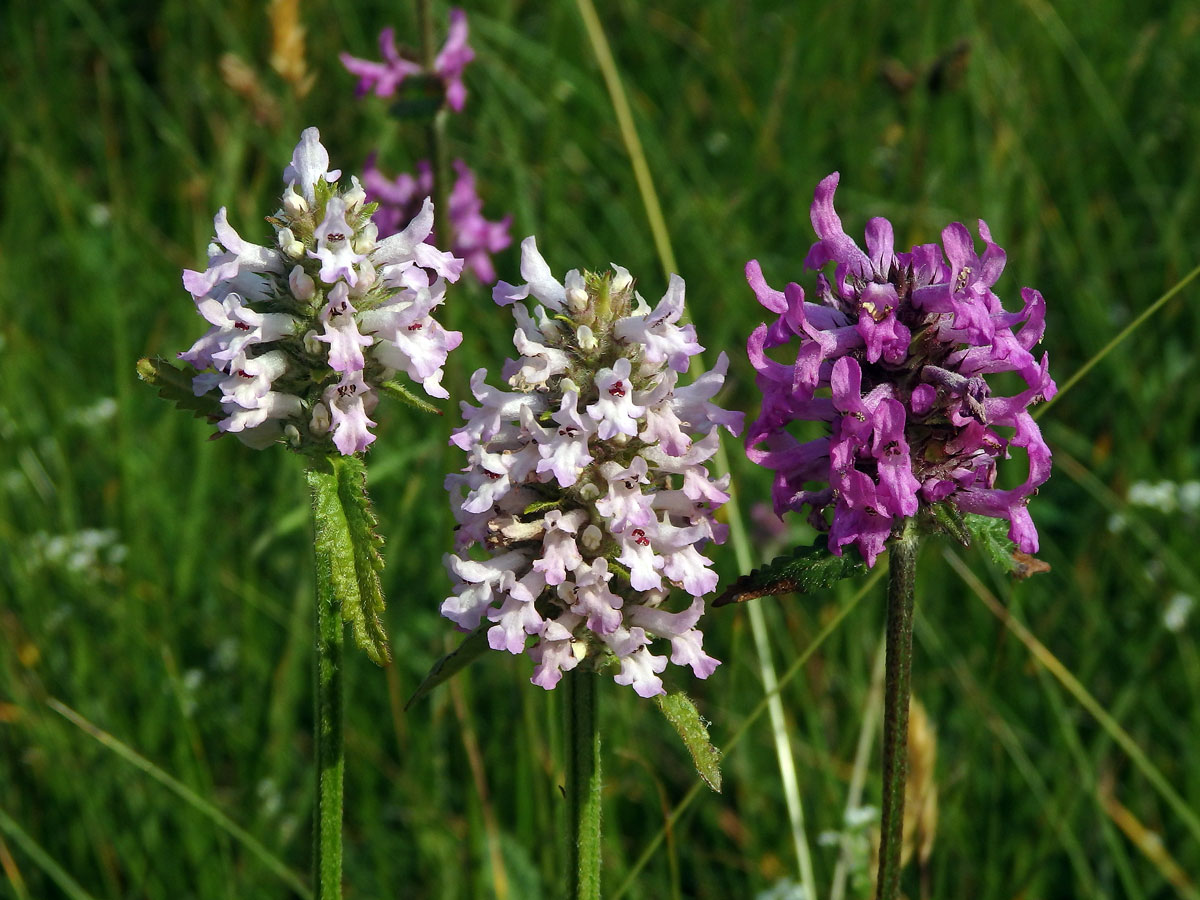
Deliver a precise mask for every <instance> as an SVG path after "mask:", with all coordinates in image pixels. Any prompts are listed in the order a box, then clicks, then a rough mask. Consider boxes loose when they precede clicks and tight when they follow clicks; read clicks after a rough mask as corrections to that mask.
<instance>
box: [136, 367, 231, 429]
mask: <svg viewBox="0 0 1200 900" xmlns="http://www.w3.org/2000/svg"><path fill="white" fill-rule="evenodd" d="M137 373H138V378H140V379H141V380H142V381H144V382H146V384H149V385H152V386H154V387H156V388H158V396H160V397H162V398H163V399H164V400H170V401H171V402H172V403H174V404H175V405H176V406H177V407H179V408H180V409H183V410H187V411H188V412H190V413H192V414H193V415H195V416H196V417H197V418H201V419H220V418H222V417H223V416H224V415H225V414H224V413H223V412H222V411H221V404H220V402H219V401H218V400H217V397H216V394H213V393H208V394H202V395H200V396H199V397H197V396H196V395H195V393H193V391H192V379H193V378H194V377H195V376H196V375H197V374H198V373H197V371H196V369H195V368H194V367H192V366H190V365H187V364H186V363H185V364H184V365H183V366H176V365H174V364H172V363H171V362H169V361H168V360H165V359H163V358H162V357H161V356H155V357H153V358H142V359H139V360H138V362H137Z"/></svg>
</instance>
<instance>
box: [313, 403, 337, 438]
mask: <svg viewBox="0 0 1200 900" xmlns="http://www.w3.org/2000/svg"><path fill="white" fill-rule="evenodd" d="M332 421H333V420H332V419H331V418H330V416H329V407H328V406H326V405H325V404H324V403H322V402H320V401H318V402H316V403H314V404H313V408H312V418H311V419H310V420H309V423H308V427H309V429H310V430H311V431H312V433H313V434H324V433H325V432H327V431H328V430H329V426H330V423H331V422H332Z"/></svg>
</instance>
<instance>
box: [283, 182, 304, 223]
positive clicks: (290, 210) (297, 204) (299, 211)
mask: <svg viewBox="0 0 1200 900" xmlns="http://www.w3.org/2000/svg"><path fill="white" fill-rule="evenodd" d="M283 211H284V212H285V213H287V215H288V216H289V217H290V218H292V219H299V218H301V217H302V216H304V214H305V213H307V212H308V201H307V200H305V199H304V198H303V197H301V196H300V195H299V194H297V193H296V187H295V185H291V184H289V185H288V186H287V190H285V191H284V192H283Z"/></svg>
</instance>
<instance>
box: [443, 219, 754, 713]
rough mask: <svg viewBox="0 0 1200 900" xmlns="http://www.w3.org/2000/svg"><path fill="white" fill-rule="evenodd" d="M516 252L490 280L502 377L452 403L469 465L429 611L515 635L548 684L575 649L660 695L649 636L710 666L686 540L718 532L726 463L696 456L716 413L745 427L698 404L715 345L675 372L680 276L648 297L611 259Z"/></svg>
mask: <svg viewBox="0 0 1200 900" xmlns="http://www.w3.org/2000/svg"><path fill="white" fill-rule="evenodd" d="M521 251H522V252H521V275H522V276H523V277H524V278H525V279H526V281H527V283H526V284H524V285H520V286H514V285H510V284H506V283H504V282H500V283H499V284H497V285H496V288H495V290H494V291H493V297H494V299H495V300H496V302H497V303H499V304H501V305H502V306H507V305H509V304H513V315H514V317H515V318H516V324H517V328H516V332H515V335H514V338H513V343H514V344H515V346H516V348H517V351H518V353H519V356H518V358H517V359H516V360H509V361H508V362H507V363H506V365H505V366H504V369H503V373H502V374H503V377H504V378H505V379H506V380H507V383H508V388H509V390H502V389H499V388H494V387H491V386H490V385H488V384H487V383H486V381H485V378H486V376H487V371H486V370H485V369H480V370H479V371H477V372H476V373H475V375H474V376H473V377H472V379H471V390H472V393H473V394H474V396H475V399H476V401H477V402H478V404H479V405H478V406H474V405H472V404H470V403H466V402H464V403H463V404H462V410H463V415H464V418H465V424H464V425H463V426H462V427H460V428H459V429H457V430H456V431H455V432H454V434H453V436H452V437H451V442H452V443H454V444H456V445H457V446H459V447H461V448H462V449H463V450H465V451H466V452H467V462H468V465H467V467H466V468H465V469H464V470H463V471H462V472H461V473H454V474H451V475H450V476H448V477H447V479H446V486H447V489H448V490H449V491H450V495H451V505H452V506H453V508H454V515H455V518H456V520H457V521H458V523H459V528H458V540H457V547H456V552H455V553H454V554H451V555H448V556H447V557H446V565H447V567H448V569H449V570H450V572H451V574H452V575H453V576H454V580H455V586H454V592H453V595H452V596H451V597H449V598H448V599H447V600H446V601H445V602H444V603H443V604H442V614H443V615H444V616H446V617H447V618H449V619H452V620H453V621H454V622H455V623H456V624H457V625H458V626H459V628H461V629H463V630H465V631H470V630H473V629H475V628H478V627H480V626H481V625H483V624H484V623H485V621H486V622H487V623H491V624H490V626H488V641H489V643H490V645H491V646H492V647H493V648H494V649H498V650H507V651H509V652H510V653H514V654H518V653H522V652H524V651H528V652H529V654H530V656H531V657H532V658H533V660H534V661H535V663H536V667H535V669H534V674H533V679H532V680H533V682H534V684H537V685H540V686H541V687H543V688H547V689H549V688H553V687H554V686H555V685H556V684H557V683H558V681H559V679H560V678H561V677H562V673H563V672H564V671H568V670H570V669H574V668H575V667H576V666H578V665H580V664H581V663H584V662H585V661H586V662H587V664H588V665H600V664H603V663H604V662H606V661H608V662H611V663H612V665H613V668H614V669H615V670H616V671H615V675H614V679H615V680H616V681H617V683H618V684H627V685H631V686H632V687H633V689H634V690H635V691H636V692H637V693H638V694H639V695H641V696H643V697H650V696H653V695H655V694H660V693H663V692H664V689H663V685H662V679H661V678H660V677H659V675H660V674H661V673H662V672H663V670H664V669H665V667H666V665H667V657H666V656H665V655H656V653H655V652H654V651H655V649H656V648H655V647H654V644H653V642H654V639H655V638H661V639H665V640H668V641H670V645H671V649H670V659H671V661H672V662H674V663H675V664H677V665H681V666H684V665H686V666H690V667H691V668H692V670H693V672H694V673H695V674H696V675H697V676H698V677H700V678H707V677H708V675H710V674H711V673H712V671H713V669H715V668H716V666H717V664H718V663H717V661H716V660H715V659H713V658H712V657H710V656H708V655H707V654H705V653H704V650H703V643H702V642H703V636H702V635H701V633H700V631H699V629H697V627H696V624H697V621H698V620H699V618H700V616H701V614H702V613H703V611H704V600H703V599H702V598H703V597H704V595H705V594H707V593H709V592H710V591H712V590H713V589H714V588H715V587H716V583H717V576H716V574H715V573H714V572H713V571H712V569H711V568H710V566H711V563H712V561H711V560H710V559H708V558H706V557H705V556H703V555H702V554H701V553H700V550H701V548H703V546H704V545H705V544H706V543H708V542H715V543H720V542H722V541H723V540H724V538H725V532H726V528H725V527H724V526H722V525H720V524H718V523H717V522H716V521H715V519H714V513H715V511H716V510H717V508H718V507H720V506H721V505H722V504H723V503H724V502H725V501H726V500H728V499H729V495H728V494H727V493H726V490H727V488H728V476H727V475H726V476H724V477H723V478H721V479H716V480H715V479H713V478H712V477H711V476H710V475H709V473H708V468H707V465H706V463H707V461H708V460H709V459H710V458H711V457H712V456H713V454H715V453H716V451H717V442H718V439H719V428H720V427H722V426H723V427H725V428H727V429H728V430H729V431H730V432H732V433H734V434H739V433H740V432H741V427H742V421H741V419H742V417H741V415H740V414H739V413H730V412H726V411H724V410H722V409H720V408H719V407H717V406H716V405H715V404H713V403H711V402H710V401H711V399H712V397H713V396H714V395H715V394H716V392H717V390H718V389H719V388H720V387H721V385H722V384H723V382H724V378H725V370H726V368H727V366H728V359H727V358H726V357H725V354H721V357H720V360H719V361H718V364H717V367H716V368H715V369H713V370H712V371H710V372H708V373H706V374H704V375H701V376H700V377H699V378H698V379H697V380H696V381H695V382H693V383H692V384H691V385H688V386H686V387H680V386H678V385H677V381H678V378H679V373H680V372H683V371H685V370H686V369H687V367H688V366H687V363H688V358H689V357H691V356H694V355H695V354H697V353H699V352H700V350H701V349H702V348H701V347H700V345H699V344H698V343H697V342H696V333H695V329H694V328H693V327H692V326H691V325H679V324H677V322H678V319H679V316H680V314H681V313H682V310H683V292H684V284H683V280H682V279H681V278H679V277H678V276H675V275H672V276H671V281H670V287H669V288H668V290H667V294H666V296H665V297H664V298H663V299H662V301H661V302H660V303H659V305H658V306H657V307H656V308H655V309H653V310H652V309H651V308H650V307H649V306H648V305H647V304H646V303H645V301H644V300H643V299H642V297H641V295H639V294H637V293H636V292H635V291H634V287H633V279H632V278H631V277H630V275H629V273H628V272H627V271H626V270H625V269H623V268H621V267H620V266H614V267H613V271H612V272H606V273H603V274H596V273H591V272H586V273H583V274H580V273H579V272H578V271H575V270H572V271H571V272H568V273H567V276H566V280H565V282H560V281H558V280H557V279H556V278H555V277H554V276H553V274H551V272H550V269H549V267H548V266H547V265H546V263H545V261H544V260H543V259H542V257H541V255H540V254H539V253H538V249H537V244H536V243H535V241H534V239H533V238H532V237H530V238H526V240H525V241H524V243H523V244H522V245H521ZM530 297H532V298H533V300H534V301H536V302H535V303H534V304H533V306H532V309H527V308H526V306H525V304H524V303H523V302H521V301H524V300H526V299H527V298H530ZM473 549H474V550H476V551H477V553H476V555H477V556H482V557H483V558H481V559H476V558H474V557H473V556H472V555H471V553H470V551H471V550H473ZM673 586H677V587H680V588H682V589H683V591H684V592H685V593H687V594H689V595H690V596H691V597H692V598H693V599H692V601H691V603H690V605H689V606H688V607H687V608H686V609H685V610H683V611H682V612H669V611H667V610H666V609H665V608H664V604H665V601H666V600H667V596H668V594H669V592H670V590H671V588H672V587H673Z"/></svg>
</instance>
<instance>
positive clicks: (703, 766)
mask: <svg viewBox="0 0 1200 900" xmlns="http://www.w3.org/2000/svg"><path fill="white" fill-rule="evenodd" d="M654 701H655V702H656V703H657V704H658V708H659V710H661V711H662V714H663V715H664V716H665V717H666V719H667V721H668V722H670V723H671V727H672V728H674V729H675V731H676V732H677V733H678V734H679V737H680V738H682V739H683V745H684V746H685V747H687V751H688V753H690V754H691V757H692V763H693V764H694V765H695V766H696V771H697V772H698V773H699V775H700V777H701V778H703V779H704V783H705V784H707V785H708V786H709V787H710V788H712V789H713V790H714V791H716V792H717V793H718V794H719V793H721V751H720V750H718V749H717V748H716V747H714V746H713V745H712V742H711V741H710V740H709V739H708V723H707V722H705V721H704V719H703V717H702V716H701V715H700V712H699V710H697V709H696V704H694V703H693V702H692V700H691V698H690V697H688V695H687V694H685V693H683V692H682V691H676V692H675V693H673V694H659V695H658V696H657V697H655V698H654Z"/></svg>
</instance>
